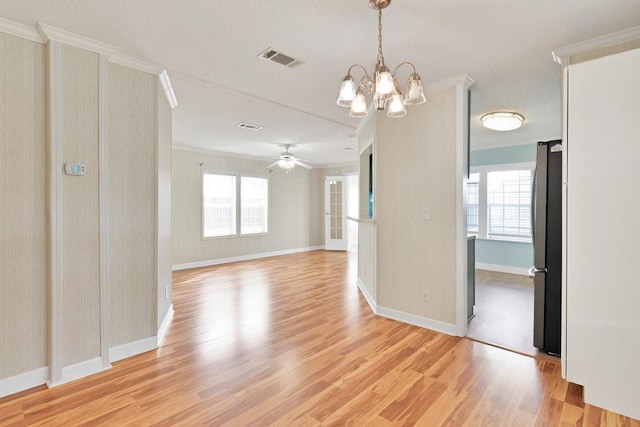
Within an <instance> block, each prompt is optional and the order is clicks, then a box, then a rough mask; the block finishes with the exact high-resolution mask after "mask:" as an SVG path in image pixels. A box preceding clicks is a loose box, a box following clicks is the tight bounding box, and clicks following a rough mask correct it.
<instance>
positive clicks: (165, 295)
mask: <svg viewBox="0 0 640 427" xmlns="http://www.w3.org/2000/svg"><path fill="white" fill-rule="evenodd" d="M168 298H169V286H167V285H165V286H164V299H168Z"/></svg>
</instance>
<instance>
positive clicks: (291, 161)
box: [267, 144, 311, 173]
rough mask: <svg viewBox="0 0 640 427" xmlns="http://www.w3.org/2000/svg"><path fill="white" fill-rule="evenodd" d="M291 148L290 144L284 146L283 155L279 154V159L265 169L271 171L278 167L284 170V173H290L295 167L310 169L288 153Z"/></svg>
mask: <svg viewBox="0 0 640 427" xmlns="http://www.w3.org/2000/svg"><path fill="white" fill-rule="evenodd" d="M289 148H291V145H290V144H287V145H285V146H284V153H280V159H279V160H277V161H275V162H273V163H271V164H270V165H269V166H267V169H271V168H272V167H274V166H276V165H278V166H280V167H281V168H283V169H284V170H285V172H286V173H289V172H291V169H293V168H294V167H295V165H299V166H302V167H303V168H305V169H311V166H310V165H308V164H306V163H305V162H303V161H302V160H300V159H298V158H296V156H295V155H294V154H293V153H291V152H290V151H289Z"/></svg>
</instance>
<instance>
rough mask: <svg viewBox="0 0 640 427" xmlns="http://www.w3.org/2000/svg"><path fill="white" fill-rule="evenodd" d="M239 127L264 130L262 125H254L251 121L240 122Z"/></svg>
mask: <svg viewBox="0 0 640 427" xmlns="http://www.w3.org/2000/svg"><path fill="white" fill-rule="evenodd" d="M238 127H239V128H242V129H247V130H255V131H258V130H262V126H258V125H252V124H251V123H240V124H239V125H238Z"/></svg>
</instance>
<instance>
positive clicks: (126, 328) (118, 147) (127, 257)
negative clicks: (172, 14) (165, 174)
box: [108, 64, 164, 347]
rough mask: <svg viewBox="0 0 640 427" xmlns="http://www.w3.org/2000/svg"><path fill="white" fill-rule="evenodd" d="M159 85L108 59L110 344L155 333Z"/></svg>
mask: <svg viewBox="0 0 640 427" xmlns="http://www.w3.org/2000/svg"><path fill="white" fill-rule="evenodd" d="M157 91H158V78H157V76H154V75H153V74H149V73H144V72H142V71H137V70H132V69H129V68H125V67H123V66H121V65H117V64H109V136H108V138H109V144H108V162H109V184H108V188H109V198H108V207H109V214H108V215H109V310H110V311H109V344H110V346H111V347H114V346H118V345H122V344H126V343H130V342H133V341H138V340H141V339H143V338H148V337H151V336H153V335H155V333H156V330H157V321H156V316H157V312H156V298H155V293H156V291H157V290H156V281H155V276H156V259H155V258H156V204H155V200H156V191H157V188H156V133H157V126H156V103H157V101H156V96H157ZM163 293H164V292H163ZM152 295H153V296H154V297H153V298H151V296H152Z"/></svg>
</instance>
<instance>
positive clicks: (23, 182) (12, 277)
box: [0, 24, 171, 397]
mask: <svg viewBox="0 0 640 427" xmlns="http://www.w3.org/2000/svg"><path fill="white" fill-rule="evenodd" d="M16 26H17V27H19V25H18V24H16ZM43 31H44V30H43ZM23 33H29V31H27V30H24V31H23V32H21V33H20V34H23ZM33 33H35V31H33ZM30 34H31V33H30ZM64 37H65V40H73V39H74V36H73V35H66V36H64ZM75 42H77V43H79V44H81V45H83V46H85V47H87V46H88V45H90V44H91V42H90V41H87V39H84V38H83V39H81V40H80V41H79V42H78V41H77V40H76V41H74V43H75ZM94 46H103V45H101V44H99V43H98V44H96V45H94ZM98 50H99V49H98ZM108 55H109V53H108V52H107V53H97V52H95V51H94V50H93V47H92V46H88V47H87V49H84V48H79V47H73V46H71V45H69V44H65V43H61V42H59V41H55V40H49V41H48V42H47V43H46V44H41V43H37V42H34V41H28V40H26V39H23V38H20V37H19V36H13V35H8V34H6V33H4V32H0V63H1V64H2V66H0V98H2V102H1V103H0V141H1V144H0V197H1V208H0V260H1V261H0V295H1V296H2V297H1V298H0V397H1V396H4V395H6V394H8V393H12V392H15V391H19V390H22V389H24V388H29V387H33V386H35V385H39V384H42V383H43V382H44V381H45V380H47V377H48V379H49V381H50V384H52V385H57V384H60V383H63V382H66V381H69V380H73V379H75V378H79V377H82V376H86V375H89V374H91V373H93V372H96V371H99V370H102V369H103V368H106V367H108V365H109V354H108V353H109V348H113V347H117V346H119V345H121V344H132V343H135V342H136V341H139V340H140V339H146V338H149V340H145V343H147V344H146V345H151V346H154V345H155V342H156V341H155V339H154V338H155V335H156V331H157V325H158V324H159V322H160V319H158V314H159V313H160V314H161V315H164V313H167V311H168V308H169V305H170V302H171V301H170V298H167V299H165V300H163V301H162V303H160V302H159V301H158V300H157V295H158V293H159V292H158V288H162V289H163V292H162V297H163V299H164V286H165V285H166V284H167V283H168V284H169V285H170V280H171V259H170V258H171V254H170V251H171V249H170V247H171V227H170V215H171V212H170V210H171V204H170V197H171V191H170V183H171V125H170V122H171V110H170V108H169V106H168V103H167V101H166V99H164V93H161V92H160V86H159V84H158V77H157V75H155V74H151V73H147V72H141V71H134V70H132V69H129V68H125V67H123V66H120V65H115V64H110V65H109V64H108V62H107V61H108V59H107V58H108ZM144 67H145V69H148V66H147V65H145V66H144ZM109 76H110V78H109ZM161 98H162V99H161ZM157 144H161V147H160V148H159V149H157ZM68 162H78V163H82V164H84V165H85V166H86V173H85V175H83V176H70V175H66V174H65V173H64V165H65V163H68ZM158 175H161V176H162V181H161V180H160V179H159V178H158ZM160 185H164V187H165V188H163V189H162V190H159V186H160ZM160 194H161V196H160ZM158 199H160V200H158ZM102 203H105V204H104V205H102ZM160 212H162V213H161V214H160ZM158 227H164V229H161V230H158ZM107 270H108V271H107ZM158 278H161V281H162V282H160V281H159V280H158ZM103 279H106V280H103ZM169 295H170V292H169ZM108 314H110V316H109V315H108ZM149 343H150V344H149ZM127 351H128V352H129V353H128V354H135V352H136V351H138V352H139V351H140V350H139V347H137V346H135V345H133V346H131V347H130V349H128V350H127ZM122 357H126V356H122Z"/></svg>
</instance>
